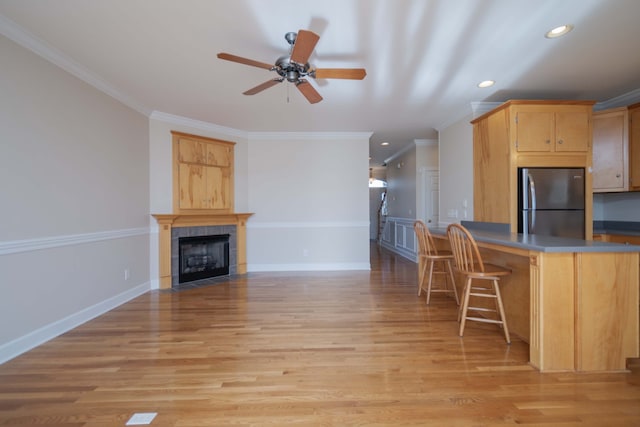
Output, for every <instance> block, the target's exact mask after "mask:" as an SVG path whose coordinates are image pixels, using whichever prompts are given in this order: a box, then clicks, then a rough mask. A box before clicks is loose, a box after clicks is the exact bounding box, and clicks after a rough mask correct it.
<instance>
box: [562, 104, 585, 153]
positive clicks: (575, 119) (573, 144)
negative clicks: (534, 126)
mask: <svg viewBox="0 0 640 427" xmlns="http://www.w3.org/2000/svg"><path fill="white" fill-rule="evenodd" d="M555 125H556V132H555V142H556V144H555V151H585V152H586V151H589V113H587V112H582V111H578V112H566V113H556V115H555Z"/></svg>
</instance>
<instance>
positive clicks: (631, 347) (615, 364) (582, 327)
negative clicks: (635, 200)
mask: <svg viewBox="0 0 640 427" xmlns="http://www.w3.org/2000/svg"><path fill="white" fill-rule="evenodd" d="M470 231H471V233H472V235H473V236H474V238H475V239H476V242H477V243H478V247H479V248H480V251H481V253H482V256H483V259H484V260H485V261H487V262H492V263H495V264H499V265H503V266H506V267H508V268H511V269H512V271H513V274H512V275H511V276H509V277H505V278H503V279H502V280H501V292H502V298H503V300H504V305H505V311H506V317H507V321H508V324H509V329H510V330H511V332H512V333H514V334H516V335H518V336H520V337H521V338H522V339H523V340H524V341H526V342H528V343H529V361H530V363H531V365H532V366H534V367H535V368H537V369H539V370H540V371H541V372H553V371H580V372H587V371H591V372H594V371H595V372H597V371H624V370H625V369H626V359H627V358H633V357H638V356H639V355H640V353H639V341H640V331H639V324H638V322H639V317H638V316H639V314H638V311H639V310H638V302H639V299H638V298H639V295H638V294H639V286H640V283H639V281H640V246H634V245H622V244H616V243H610V242H597V241H590V240H579V239H568V238H559V237H551V236H540V235H538V236H536V235H523V234H514V233H498V232H487V231H479V230H473V229H470ZM431 232H432V234H433V236H434V237H436V238H437V239H439V243H441V244H443V245H446V244H448V243H447V242H446V238H447V236H446V230H445V229H443V228H439V229H438V228H435V229H431ZM457 286H458V287H459V288H460V287H462V286H463V282H462V281H461V280H457ZM459 291H461V289H459Z"/></svg>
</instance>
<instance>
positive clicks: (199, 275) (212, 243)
mask: <svg viewBox="0 0 640 427" xmlns="http://www.w3.org/2000/svg"><path fill="white" fill-rule="evenodd" d="M178 245H179V249H178V255H179V260H178V266H179V267H178V282H179V283H186V282H193V281H194V280H201V279H208V278H211V277H218V276H226V275H229V234H219V235H214V236H195V237H180V238H179V239H178Z"/></svg>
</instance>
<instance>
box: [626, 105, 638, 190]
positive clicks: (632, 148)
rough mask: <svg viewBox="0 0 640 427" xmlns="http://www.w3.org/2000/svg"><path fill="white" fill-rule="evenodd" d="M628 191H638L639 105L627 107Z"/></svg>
mask: <svg viewBox="0 0 640 427" xmlns="http://www.w3.org/2000/svg"><path fill="white" fill-rule="evenodd" d="M629 190H634V191H638V190H640V103H638V104H633V105H630V106H629Z"/></svg>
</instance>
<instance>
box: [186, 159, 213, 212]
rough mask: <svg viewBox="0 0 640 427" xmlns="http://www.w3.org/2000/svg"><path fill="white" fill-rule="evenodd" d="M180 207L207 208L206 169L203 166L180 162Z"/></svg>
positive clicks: (208, 200) (208, 201) (208, 202)
mask: <svg viewBox="0 0 640 427" xmlns="http://www.w3.org/2000/svg"><path fill="white" fill-rule="evenodd" d="M179 175H180V177H179V180H180V209H207V208H209V204H210V199H209V198H210V196H209V193H208V191H207V187H208V185H209V183H208V181H207V171H206V168H205V167H204V166H200V165H190V164H186V163H181V164H180V169H179Z"/></svg>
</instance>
